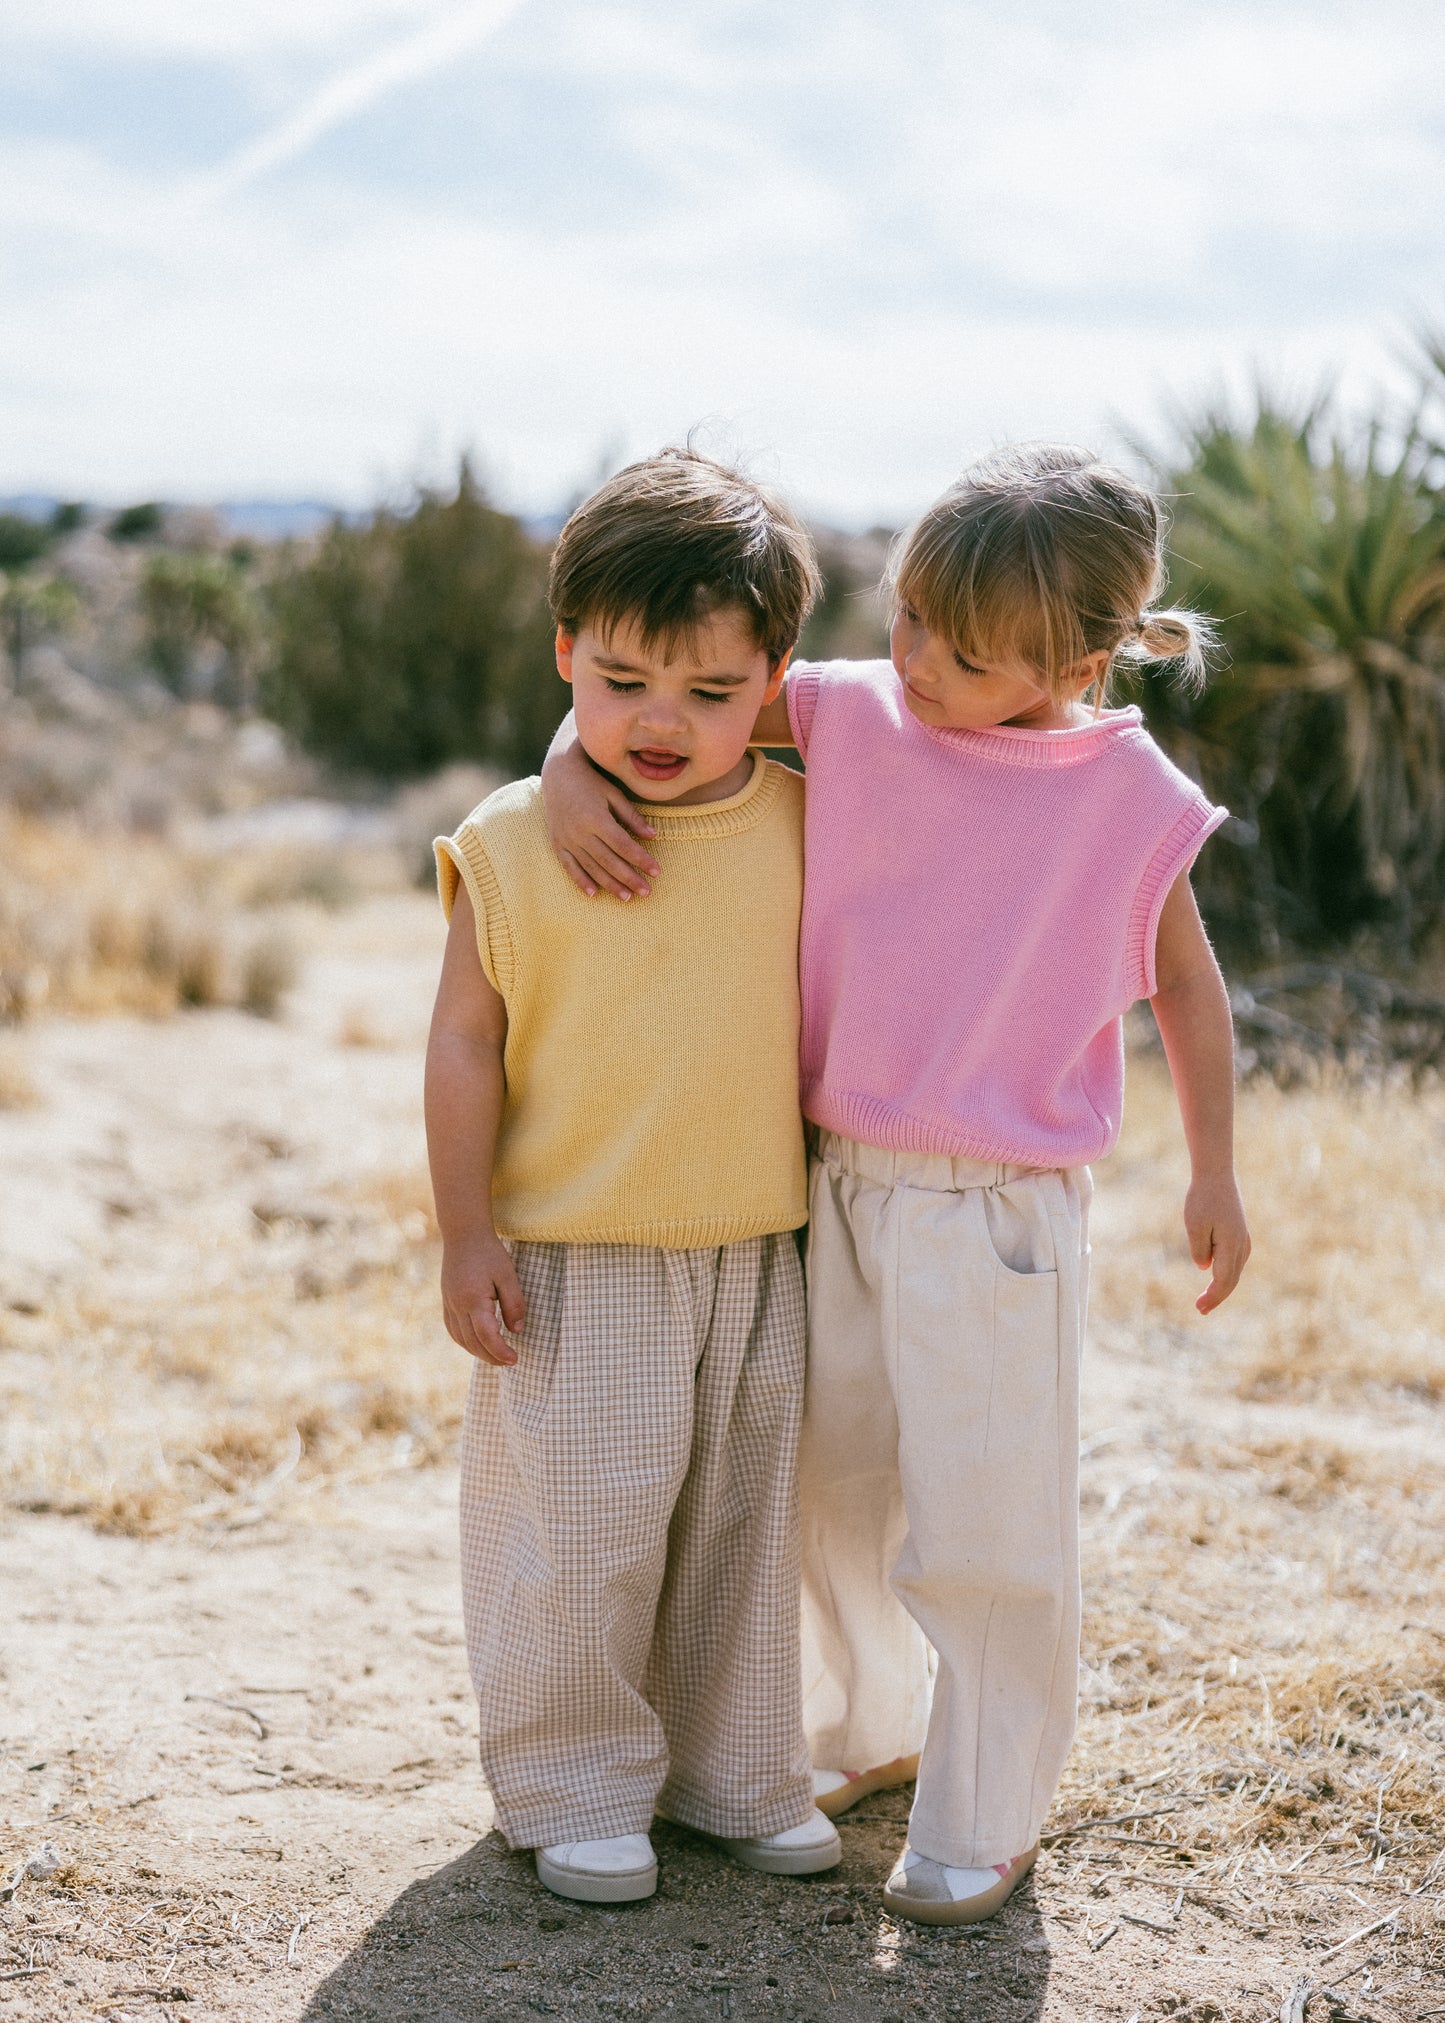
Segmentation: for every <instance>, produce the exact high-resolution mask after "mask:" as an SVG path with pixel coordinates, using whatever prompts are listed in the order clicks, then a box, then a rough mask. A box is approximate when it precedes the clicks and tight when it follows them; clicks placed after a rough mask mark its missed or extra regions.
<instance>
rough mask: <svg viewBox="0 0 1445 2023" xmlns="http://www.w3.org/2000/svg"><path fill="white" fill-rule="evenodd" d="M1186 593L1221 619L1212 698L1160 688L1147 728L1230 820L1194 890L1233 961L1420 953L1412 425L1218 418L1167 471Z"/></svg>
mask: <svg viewBox="0 0 1445 2023" xmlns="http://www.w3.org/2000/svg"><path fill="white" fill-rule="evenodd" d="M1161 475H1162V477H1163V480H1164V484H1165V489H1166V490H1168V491H1169V492H1170V493H1172V494H1173V495H1174V501H1175V503H1174V528H1173V535H1172V557H1171V562H1170V578H1171V584H1170V587H1171V595H1172V596H1173V597H1175V598H1177V600H1178V601H1179V602H1181V603H1190V604H1195V605H1198V606H1200V607H1202V608H1203V609H1205V610H1207V611H1210V612H1212V613H1213V614H1214V615H1215V616H1216V617H1217V618H1218V620H1219V621H1220V626H1221V631H1222V634H1223V639H1224V643H1225V646H1226V648H1227V650H1228V661H1227V664H1226V665H1225V666H1224V667H1223V668H1222V669H1220V670H1219V671H1218V672H1217V673H1216V676H1215V678H1214V680H1213V681H1212V682H1211V683H1210V685H1209V687H1208V688H1207V690H1206V691H1205V692H1204V694H1203V695H1200V696H1194V697H1191V696H1188V695H1185V694H1182V693H1181V692H1180V691H1179V690H1178V689H1177V688H1174V687H1172V686H1171V685H1170V683H1169V682H1168V680H1167V679H1166V678H1154V677H1151V678H1149V679H1148V680H1147V681H1146V682H1145V684H1144V705H1145V710H1146V713H1147V715H1148V717H1149V720H1150V723H1151V726H1152V728H1153V729H1154V731H1155V733H1156V735H1157V736H1158V737H1159V738H1160V740H1161V742H1162V743H1163V744H1164V745H1165V746H1166V747H1167V748H1168V749H1169V750H1170V751H1171V752H1172V753H1173V755H1174V756H1175V758H1176V759H1178V760H1179V762H1180V763H1181V764H1182V765H1184V766H1185V767H1186V768H1187V769H1188V770H1189V771H1190V772H1192V773H1193V774H1195V775H1196V777H1198V778H1199V779H1200V780H1201V781H1202V782H1203V784H1204V786H1205V788H1206V789H1207V791H1208V792H1209V793H1210V794H1211V795H1212V796H1213V797H1214V798H1215V799H1216V800H1220V801H1223V802H1225V803H1227V804H1228V806H1229V807H1230V809H1231V811H1232V813H1233V815H1234V820H1233V821H1232V822H1231V823H1230V824H1229V825H1228V826H1227V827H1226V828H1225V829H1224V830H1223V831H1222V832H1221V834H1220V835H1219V836H1218V837H1217V838H1216V839H1215V841H1214V842H1212V843H1211V845H1210V847H1209V849H1208V850H1207V851H1205V852H1204V854H1203V857H1202V858H1201V860H1200V867H1199V871H1198V874H1197V884H1198V889H1199V892H1200V897H1201V900H1202V902H1203V906H1204V910H1205V913H1206V915H1207V916H1208V918H1209V920H1210V923H1211V926H1212V927H1213V929H1214V931H1215V933H1216V936H1217V937H1218V938H1219V939H1220V941H1221V943H1222V945H1223V946H1224V947H1225V949H1226V950H1227V951H1228V952H1229V953H1230V954H1232V955H1233V956H1234V957H1235V959H1236V960H1241V959H1242V960H1245V961H1251V960H1252V961H1258V960H1261V959H1263V960H1273V959H1276V958H1277V957H1278V956H1279V955H1280V954H1281V953H1282V952H1287V951H1291V950H1295V951H1305V952H1309V951H1323V950H1331V949H1334V950H1340V949H1345V948H1350V947H1357V948H1358V947H1363V948H1365V949H1367V950H1373V951H1375V952H1376V953H1377V954H1381V955H1384V956H1385V957H1387V958H1391V959H1408V958H1409V957H1410V956H1411V955H1413V954H1416V953H1418V952H1419V951H1420V949H1421V948H1422V946H1424V945H1425V944H1426V943H1427V942H1428V941H1429V939H1430V938H1431V937H1432V935H1434V934H1436V933H1438V931H1439V929H1440V927H1441V925H1442V923H1445V512H1442V509H1441V502H1440V499H1439V497H1438V495H1437V494H1436V492H1435V491H1434V490H1433V488H1432V485H1431V482H1430V449H1429V445H1428V444H1427V442H1426V441H1425V439H1424V437H1423V436H1422V434H1421V432H1420V431H1419V430H1418V429H1417V428H1415V427H1413V426H1407V427H1404V428H1403V429H1401V430H1400V431H1398V432H1395V433H1394V434H1391V433H1388V432H1387V431H1386V430H1385V429H1384V428H1383V427H1381V426H1379V425H1375V426H1372V427H1370V428H1369V429H1368V430H1366V431H1364V432H1363V433H1361V434H1358V435H1354V436H1352V435H1350V434H1348V433H1346V432H1344V431H1343V430H1341V429H1340V427H1339V426H1338V424H1337V423H1336V422H1335V421H1334V419H1333V418H1332V416H1331V415H1330V414H1329V412H1328V411H1327V409H1325V408H1324V407H1323V406H1317V407H1315V408H1313V409H1311V410H1309V411H1308V412H1305V413H1303V414H1291V413H1288V412H1287V411H1285V410H1284V409H1283V408H1280V407H1277V406H1274V405H1272V404H1271V403H1270V402H1269V401H1267V400H1264V399H1261V401H1260V402H1259V404H1258V409H1257V412H1256V413H1255V415H1254V416H1253V418H1252V419H1250V420H1248V421H1245V422H1242V423H1241V422H1236V421H1234V420H1232V419H1230V418H1229V417H1227V416H1223V415H1219V414H1213V413H1206V414H1204V415H1203V416H1202V417H1201V418H1200V419H1199V420H1198V421H1196V422H1195V423H1194V424H1192V425H1191V426H1189V427H1188V428H1187V429H1186V430H1185V432H1184V438H1183V443H1182V453H1181V454H1180V455H1179V456H1178V457H1177V458H1176V459H1175V460H1174V462H1173V464H1172V466H1170V467H1168V468H1166V469H1164V470H1163V471H1162V473H1161Z"/></svg>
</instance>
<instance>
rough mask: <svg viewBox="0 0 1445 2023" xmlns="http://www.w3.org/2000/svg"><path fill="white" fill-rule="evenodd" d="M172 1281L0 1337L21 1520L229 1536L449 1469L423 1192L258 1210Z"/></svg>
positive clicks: (379, 1188) (450, 1400) (449, 1397)
mask: <svg viewBox="0 0 1445 2023" xmlns="http://www.w3.org/2000/svg"><path fill="white" fill-rule="evenodd" d="M252 1221H253V1225H254V1226H253V1229H252V1231H251V1232H249V1233H247V1232H242V1233H241V1234H239V1235H238V1236H237V1237H236V1238H235V1239H234V1240H233V1241H232V1242H230V1243H229V1244H227V1243H225V1242H221V1241H217V1242H215V1243H213V1244H212V1245H211V1246H209V1248H208V1250H207V1253H206V1255H205V1257H204V1258H203V1259H201V1260H200V1261H199V1262H198V1263H197V1265H196V1266H195V1268H194V1270H193V1273H192V1275H191V1276H190V1278H189V1279H188V1280H181V1281H179V1282H176V1281H171V1282H168V1283H167V1284H166V1286H165V1287H164V1289H163V1290H161V1289H158V1288H152V1289H150V1290H147V1289H146V1288H145V1287H144V1286H142V1287H141V1288H139V1289H137V1290H133V1291H128V1292H126V1293H124V1294H117V1292H116V1291H115V1290H114V1289H113V1288H112V1287H107V1286H106V1285H104V1284H103V1283H101V1282H94V1283H90V1284H87V1285H84V1286H81V1287H77V1288H76V1289H74V1290H73V1291H71V1292H69V1293H67V1294H65V1295H64V1296H63V1297H62V1298H61V1299H60V1300H59V1301H58V1302H56V1303H55V1304H53V1305H47V1306H46V1307H45V1308H44V1309H43V1310H42V1311H40V1312H35V1313H25V1312H20V1313H17V1312H13V1311H12V1312H10V1313H7V1314H5V1315H4V1316H3V1317H0V1347H3V1348H4V1349H6V1350H7V1351H8V1354H6V1355H5V1356H4V1359H3V1361H0V1384H3V1391H0V1397H3V1406H4V1420H5V1431H4V1436H3V1449H0V1481H3V1486H4V1492H5V1495H6V1499H7V1501H9V1502H10V1503H11V1505H12V1506H18V1507H20V1508H22V1509H31V1510H36V1509H45V1510H57V1511H63V1512H66V1513H70V1514H74V1515H78V1516H85V1517H87V1518H89V1519H90V1521H91V1522H92V1523H94V1524H96V1525H97V1526H98V1527H99V1528H101V1529H102V1530H107V1531H122V1532H132V1533H147V1532H154V1531H158V1530H163V1529H167V1528H169V1527H171V1526H173V1525H175V1524H176V1523H178V1522H180V1521H182V1520H190V1521H200V1522H211V1523H218V1524H221V1525H223V1526H227V1527H234V1526H236V1525H238V1524H248V1523H253V1522H255V1521H257V1520H258V1519H259V1518H260V1517H263V1516H265V1515H267V1514H269V1513H270V1512H271V1511H273V1510H275V1509H276V1508H278V1507H280V1506H281V1505H282V1504H283V1503H284V1505H285V1506H286V1507H288V1508H295V1507H297V1505H298V1504H301V1503H304V1502H305V1501H306V1500H307V1499H309V1498H312V1497H314V1496H315V1495H316V1494H317V1493H318V1492H319V1491H322V1490H324V1489H325V1488H326V1487H327V1486H328V1485H329V1484H333V1483H337V1482H341V1481H354V1480H356V1479H358V1477H368V1476H371V1475H373V1474H385V1473H387V1472H388V1471H390V1470H393V1469H396V1468H402V1467H408V1468H409V1467H417V1466H422V1465H425V1464H426V1463H428V1462H433V1461H436V1460H439V1459H442V1458H443V1457H445V1456H447V1455H449V1454H450V1452H451V1449H452V1444H453V1441H454V1437H455V1433H456V1428H457V1425H458V1422H459V1416H460V1406H461V1398H462V1392H463V1389H464V1386H465V1380H466V1369H465V1366H464V1358H462V1357H461V1356H460V1354H459V1353H458V1352H457V1351H455V1350H454V1349H452V1348H451V1346H450V1344H448V1343H447V1342H446V1341H445V1339H444V1337H442V1335H441V1329H440V1325H439V1321H438V1317H437V1301H436V1290H435V1285H436V1265H437V1259H436V1253H435V1221H434V1217H433V1215H432V1210H431V1197H430V1191H429V1189H428V1188H427V1184H426V1180H425V1176H424V1175H417V1174H412V1173H405V1174H395V1175H382V1176H379V1177H372V1178H371V1179H369V1180H368V1181H367V1183H366V1186H365V1189H364V1191H359V1192H358V1193H357V1194H356V1196H355V1197H354V1198H351V1199H346V1198H342V1197H339V1196H338V1197H329V1198H324V1199H319V1200H300V1201H289V1200H285V1199H282V1200H280V1201H278V1202H275V1203H268V1202H267V1201H265V1200H258V1202H257V1205H256V1208H255V1210H254V1212H253V1217H252Z"/></svg>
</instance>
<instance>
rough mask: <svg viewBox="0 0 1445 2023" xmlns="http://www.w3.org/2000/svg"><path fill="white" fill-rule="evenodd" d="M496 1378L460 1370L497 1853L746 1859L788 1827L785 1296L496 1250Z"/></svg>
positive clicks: (782, 1282)
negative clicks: (500, 1278) (523, 1313)
mask: <svg viewBox="0 0 1445 2023" xmlns="http://www.w3.org/2000/svg"><path fill="white" fill-rule="evenodd" d="M510 1248H511V1251H512V1256H513V1260H514V1262H515V1264H516V1267H517V1276H518V1278H519V1279H520V1280H521V1283H522V1292H523V1294H524V1296H525V1298H526V1302H527V1317H526V1320H525V1322H524V1323H523V1326H522V1329H521V1331H520V1333H518V1334H517V1335H515V1336H514V1337H513V1340H514V1342H515V1344H516V1348H517V1361H516V1363H515V1364H514V1365H513V1366H512V1367H511V1368H510V1369H506V1370H499V1369H497V1368H495V1367H494V1366H493V1365H491V1364H489V1363H481V1362H478V1363H476V1364H475V1365H474V1366H473V1370H472V1380H471V1389H470V1392H469V1394H468V1398H467V1411H466V1420H465V1424H464V1427H463V1433H462V1483H461V1521H462V1601H463V1607H464V1612H465V1616H466V1628H467V1645H468V1652H469V1656H470V1659H471V1668H472V1681H473V1684H474V1685H475V1687H476V1690H477V1699H478V1702H479V1706H480V1712H481V1752H482V1768H483V1771H484V1773H485V1775H486V1779H487V1782H488V1784H489V1785H490V1787H491V1790H492V1795H493V1798H494V1799H495V1801H496V1807H497V1824H498V1825H499V1826H500V1827H501V1829H502V1832H503V1833H504V1834H505V1835H506V1838H507V1840H508V1842H509V1843H510V1844H511V1845H512V1846H513V1847H550V1846H552V1845H553V1844H554V1843H556V1842H558V1841H568V1840H600V1839H605V1838H607V1837H609V1836H610V1835H613V1834H622V1833H645V1832H646V1831H647V1829H648V1827H649V1826H650V1825H651V1823H652V1818H653V1814H654V1811H662V1812H664V1813H665V1814H666V1815H667V1817H669V1818H671V1819H676V1820H680V1821H681V1822H682V1823H683V1824H684V1825H686V1826H693V1827H698V1828H701V1829H702V1830H703V1831H704V1832H707V1833H715V1834H726V1835H728V1836H731V1837H739V1838H741V1837H746V1836H750V1835H754V1834H770V1833H778V1832H781V1831H783V1830H784V1829H785V1828H787V1827H791V1826H799V1825H801V1823H802V1822H803V1821H804V1820H805V1819H806V1818H807V1817H808V1815H809V1813H810V1811H811V1810H812V1804H813V1796H812V1784H811V1779H810V1777H809V1773H808V1756H807V1748H806V1745H805V1743H804V1740H803V1724H802V1708H801V1677H800V1671H799V1662H798V1608H799V1594H798V1516H797V1487H796V1462H797V1447H798V1430H799V1424H800V1421H801V1418H802V1399H803V1350H804V1338H803V1276H802V1266H801V1264H800V1262H799V1259H798V1248H797V1244H796V1242H795V1241H794V1238H793V1236H792V1234H791V1233H788V1234H785V1235H780V1236H760V1237H751V1238H748V1239H746V1240H744V1241H742V1242H740V1243H729V1244H724V1245H722V1246H721V1247H720V1248H714V1249H708V1250H662V1249H655V1248H652V1247H650V1246H646V1245H642V1244H608V1243H593V1244H584V1243H576V1244H573V1243H514V1244H512V1245H511V1246H510Z"/></svg>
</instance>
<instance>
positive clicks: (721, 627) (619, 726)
mask: <svg viewBox="0 0 1445 2023" xmlns="http://www.w3.org/2000/svg"><path fill="white" fill-rule="evenodd" d="M669 652H671V653H672V654H673V656H674V657H673V658H671V659H669V658H667V655H668V654H669ZM557 672H558V673H559V674H560V675H561V677H562V679H563V681H567V682H570V683H571V684H572V706H573V709H574V711H575V712H576V718H577V736H578V738H579V740H580V741H581V744H582V749H583V750H584V751H585V752H586V754H587V756H588V758H590V759H591V760H592V762H593V764H594V765H598V766H601V767H602V769H603V771H604V772H608V773H611V774H612V776H613V777H614V779H617V780H619V781H620V782H621V783H622V785H623V786H624V787H625V788H626V789H627V791H628V792H629V793H630V794H635V795H636V796H637V798H638V799H639V800H643V801H667V802H670V803H672V804H673V805H683V804H686V803H688V802H694V801H723V800H726V799H727V798H728V796H729V795H730V794H736V793H739V792H740V791H741V790H742V788H743V787H744V786H746V784H747V781H748V775H749V770H750V769H749V763H748V756H747V752H748V739H749V738H750V737H751V736H752V730H753V724H754V722H755V721H756V718H757V714H758V711H759V710H760V709H761V708H762V706H763V704H764V703H768V702H772V701H773V700H774V698H775V697H776V695H777V693H778V690H779V689H780V688H781V687H782V683H783V668H782V667H779V668H777V669H776V671H774V670H772V669H770V668H769V666H768V656H767V654H766V653H765V652H764V651H763V649H762V647H760V646H759V645H758V644H757V642H756V641H755V639H754V638H753V632H752V627H751V626H750V625H749V624H748V622H747V620H746V619H745V618H744V617H743V615H742V614H741V613H740V612H738V611H736V610H727V609H724V610H721V611H715V612H713V614H712V616H711V617H710V618H708V619H706V620H704V621H703V622H702V623H700V624H699V625H698V626H697V628H696V630H695V631H694V633H693V636H692V639H691V641H690V642H689V643H688V645H687V646H685V647H677V648H675V649H673V648H669V647H667V646H665V645H663V644H657V645H653V646H645V645H644V644H643V641H642V637H641V635H640V633H639V632H638V629H637V627H636V626H635V625H634V624H633V623H632V622H631V620H626V621H624V622H623V623H621V624H619V625H617V626H614V627H613V629H612V631H611V632H610V633H608V634H607V635H606V636H605V637H604V636H602V635H601V634H599V633H596V632H594V631H592V629H591V628H590V626H585V625H584V626H582V627H581V628H580V629H579V630H578V631H577V632H576V633H569V632H563V631H561V630H560V629H559V630H558V633H557Z"/></svg>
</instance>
